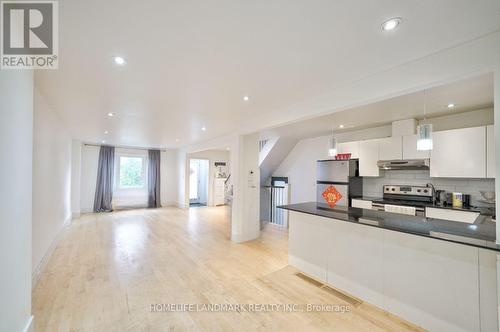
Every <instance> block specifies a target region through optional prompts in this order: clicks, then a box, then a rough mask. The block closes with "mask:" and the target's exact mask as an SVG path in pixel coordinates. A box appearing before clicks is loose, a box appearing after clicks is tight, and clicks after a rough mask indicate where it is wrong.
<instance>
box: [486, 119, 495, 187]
mask: <svg viewBox="0 0 500 332" xmlns="http://www.w3.org/2000/svg"><path fill="white" fill-rule="evenodd" d="M486 177H487V178H493V179H494V178H495V129H494V126H493V125H490V126H487V127H486Z"/></svg>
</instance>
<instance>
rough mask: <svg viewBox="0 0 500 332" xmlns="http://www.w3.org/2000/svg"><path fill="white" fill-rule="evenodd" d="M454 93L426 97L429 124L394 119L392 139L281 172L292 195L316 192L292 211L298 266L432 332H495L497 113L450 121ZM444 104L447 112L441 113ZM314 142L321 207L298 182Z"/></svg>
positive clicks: (336, 143)
mask: <svg viewBox="0 0 500 332" xmlns="http://www.w3.org/2000/svg"><path fill="white" fill-rule="evenodd" d="M469 83H470V82H469ZM476 83H477V82H476ZM455 84H460V83H455ZM465 85H467V86H468V87H470V91H472V90H474V88H473V86H474V84H465ZM463 87H464V86H462V88H463ZM483 87H484V86H483ZM437 89H439V88H437ZM441 89H446V88H445V87H441ZM451 90H453V89H449V90H448V93H446V94H443V93H441V94H440V93H436V92H435V91H433V89H428V91H427V90H426V91H423V92H421V93H420V99H418V100H419V101H422V100H423V105H422V106H421V107H420V110H422V116H421V117H420V120H417V119H416V118H417V117H409V118H403V119H401V117H402V115H401V114H400V115H397V114H398V113H397V111H395V112H393V113H392V114H391V115H390V116H392V117H399V118H398V119H394V120H393V121H391V123H390V124H389V125H386V126H385V127H384V128H385V129H377V128H375V129H374V128H373V127H372V128H370V127H369V124H367V125H365V127H364V128H361V129H358V128H353V129H352V130H351V131H350V132H349V131H341V132H336V131H337V130H335V131H334V132H333V133H332V135H329V136H326V137H325V136H322V137H321V139H320V138H319V137H318V138H308V139H304V140H302V141H300V142H299V143H298V144H297V145H296V147H295V148H294V149H295V150H296V151H292V152H291V153H290V156H291V157H288V158H289V159H290V160H285V161H284V162H283V163H282V165H281V166H280V167H278V170H277V171H276V172H275V175H279V176H287V175H288V176H289V177H290V183H291V187H290V188H291V191H292V193H293V191H303V192H307V193H308V194H307V198H306V199H307V200H306V199H303V198H302V199H301V198H299V199H294V198H293V194H292V200H291V203H292V204H289V205H287V206H283V207H282V208H284V209H287V210H288V211H289V264H290V265H292V266H294V267H296V268H297V269H298V270H299V271H301V272H303V273H305V274H306V275H308V276H311V277H313V278H314V279H316V280H317V281H319V282H321V283H324V284H327V285H329V286H330V287H333V288H335V289H337V290H339V291H341V292H345V293H346V294H348V295H349V296H352V297H354V298H358V299H360V300H362V301H366V302H368V303H370V304H373V305H375V306H377V307H379V308H381V309H383V310H385V311H387V312H389V313H391V314H394V315H397V316H399V317H401V318H403V319H406V320H408V321H409V322H411V323H414V324H417V325H419V326H421V327H423V328H425V329H428V330H432V331H497V330H498V313H497V312H498V311H497V308H498V304H497V291H496V290H497V277H496V266H497V258H496V257H497V253H498V252H499V251H500V245H497V244H496V231H495V229H496V222H495V196H494V190H495V189H494V188H495V180H494V177H495V174H494V165H495V155H494V132H493V112H492V110H491V109H489V108H488V107H480V106H479V104H478V105H476V106H477V107H474V108H471V109H469V110H465V111H464V112H461V113H451V112H450V110H451V109H453V108H454V107H455V105H453V107H448V106H451V104H448V102H446V103H445V102H444V100H449V98H450V96H454V97H455V99H454V100H458V97H457V95H454V94H453V93H451V92H450V91H451ZM457 90H460V91H462V95H463V97H465V96H468V97H469V98H473V97H471V96H472V94H471V93H464V90H463V89H457ZM465 91H467V90H465ZM491 91H492V89H491ZM483 92H484V91H483V90H481V91H479V92H478V93H483ZM443 95H445V96H446V99H443V98H441V99H440V98H439V96H443ZM491 95H492V92H491ZM426 97H427V98H428V99H427V98H426ZM476 97H477V96H476ZM403 99H404V98H402V99H401V100H402V101H404V102H406V103H408V104H412V103H411V102H410V101H411V100H413V99H412V98H411V97H407V98H406V99H404V100H403ZM429 100H431V101H429ZM491 101H492V99H491ZM463 102H465V101H464V100H461V101H460V104H462V103H463ZM435 103H437V104H443V103H445V104H444V105H446V106H445V107H446V108H449V110H448V111H449V112H448V113H446V114H442V113H441V114H433V112H432V110H433V107H432V106H431V107H429V104H431V105H433V104H435ZM396 104H397V105H398V107H401V105H402V104H401V103H396ZM456 104H457V105H458V104H459V103H458V102H457V103H456ZM384 106H387V104H385V105H384ZM490 107H491V105H490ZM429 109H431V111H429ZM426 111H427V112H428V113H427V114H426V113H425V112H426ZM400 113H402V112H400ZM382 114H383V113H382ZM395 114H396V116H395ZM357 115H358V116H359V114H357ZM390 116H388V118H389V117H390ZM427 116H428V118H427ZM340 117H341V116H339V118H340ZM358 118H359V119H362V118H360V117H358ZM343 121H345V120H343ZM360 121H362V120H360ZM336 123H342V122H336ZM425 124H431V125H432V126H433V128H431V129H430V130H428V129H429V127H428V126H427V127H426V126H425ZM422 129H426V130H427V132H422ZM382 131H383V132H384V133H385V135H384V134H382V135H379V134H378V133H380V132H382ZM419 131H420V132H419ZM352 132H356V133H355V135H353V134H352ZM375 132H377V133H375ZM364 133H365V134H367V135H365V136H364V137H363V134H364ZM370 135H371V136H372V137H369V136H370ZM367 136H368V137H367ZM377 136H379V137H377ZM380 136H382V137H380ZM384 136H385V137H384ZM346 137H348V138H353V137H354V138H355V139H346ZM325 138H326V139H327V141H328V142H327V143H326V144H325ZM308 140H309V141H308ZM311 142H314V143H315V144H318V142H322V143H321V144H320V145H319V146H320V147H319V148H318V150H317V151H319V149H321V148H322V150H323V151H324V152H322V154H319V152H318V154H316V157H317V158H316V160H314V161H312V160H311V157H312V156H313V155H314V153H311V152H308V153H309V154H308V157H309V159H308V161H307V167H309V168H308V169H311V168H313V167H314V170H313V172H312V174H314V177H315V179H314V198H313V199H310V197H311V196H312V195H311V193H312V190H311V189H312V188H311V187H310V186H309V185H308V184H306V185H302V186H300V185H297V182H299V181H293V180H294V177H293V175H294V170H293V168H294V165H292V164H291V160H296V159H297V156H300V155H303V154H306V153H303V154H302V153H301V151H306V150H307V147H306V146H308V144H309V146H310V143H311ZM422 145H423V146H422ZM295 164H297V165H298V164H299V162H295ZM305 164H306V162H303V164H301V165H302V167H300V166H298V167H297V168H298V169H302V174H303V175H302V177H305V175H304V173H305V172H304V169H305V167H303V165H305ZM283 165H285V166H286V167H284V166H283ZM301 180H302V181H303V182H302V183H306V182H305V181H308V180H305V181H304V180H303V179H301ZM294 183H295V184H296V185H295V186H294ZM296 195H300V194H296ZM295 197H297V196H295ZM304 197H305V196H304Z"/></svg>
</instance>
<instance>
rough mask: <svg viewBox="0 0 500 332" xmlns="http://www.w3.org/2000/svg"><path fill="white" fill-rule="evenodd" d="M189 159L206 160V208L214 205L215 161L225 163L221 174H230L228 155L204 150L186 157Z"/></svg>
mask: <svg viewBox="0 0 500 332" xmlns="http://www.w3.org/2000/svg"><path fill="white" fill-rule="evenodd" d="M188 158H189V159H207V160H208V163H209V171H208V206H213V205H214V179H215V175H216V172H217V169H218V167H215V165H214V163H215V162H216V161H222V162H226V164H227V165H226V167H223V169H222V170H223V172H225V173H226V174H229V172H230V167H231V166H230V161H229V159H230V153H229V151H227V150H206V151H200V152H195V153H190V154H189V155H188Z"/></svg>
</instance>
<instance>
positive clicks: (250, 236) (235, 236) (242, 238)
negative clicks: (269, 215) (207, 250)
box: [231, 229, 260, 243]
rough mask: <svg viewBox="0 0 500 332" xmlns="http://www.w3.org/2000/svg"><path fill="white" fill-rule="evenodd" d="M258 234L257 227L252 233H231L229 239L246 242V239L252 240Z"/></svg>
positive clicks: (257, 236)
mask: <svg viewBox="0 0 500 332" xmlns="http://www.w3.org/2000/svg"><path fill="white" fill-rule="evenodd" d="M259 236H260V229H258V230H257V231H256V232H252V233H244V234H234V233H233V234H231V241H233V242H236V243H242V242H247V241H252V240H255V239H257V238H259Z"/></svg>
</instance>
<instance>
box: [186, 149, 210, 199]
mask: <svg viewBox="0 0 500 332" xmlns="http://www.w3.org/2000/svg"><path fill="white" fill-rule="evenodd" d="M193 160H198V161H199V160H202V161H206V163H207V178H206V188H205V190H206V198H207V202H206V204H207V205H208V196H209V188H208V187H209V185H210V160H209V159H206V158H189V171H190V173H189V193H188V197H191V161H193ZM200 165H201V164H200V163H198V175H199V174H200ZM196 195H197V198H192V199H191V198H189V204H197V203H200V177H199V176H198V185H197V192H196Z"/></svg>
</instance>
